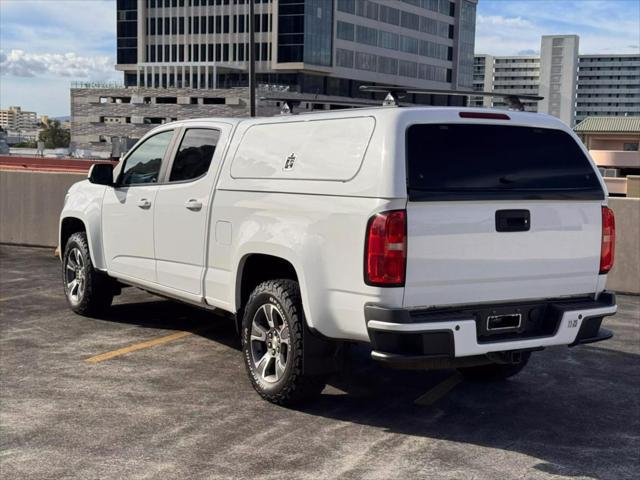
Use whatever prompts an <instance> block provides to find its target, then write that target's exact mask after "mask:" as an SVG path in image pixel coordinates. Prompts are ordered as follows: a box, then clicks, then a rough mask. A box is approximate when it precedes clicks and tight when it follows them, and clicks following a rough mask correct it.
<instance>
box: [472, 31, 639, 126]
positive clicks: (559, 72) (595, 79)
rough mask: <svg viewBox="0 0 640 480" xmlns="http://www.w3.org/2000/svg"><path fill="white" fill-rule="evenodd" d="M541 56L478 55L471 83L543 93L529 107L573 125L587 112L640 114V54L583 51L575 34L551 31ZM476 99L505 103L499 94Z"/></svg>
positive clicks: (482, 102) (477, 102)
mask: <svg viewBox="0 0 640 480" xmlns="http://www.w3.org/2000/svg"><path fill="white" fill-rule="evenodd" d="M540 52H541V53H540V55H539V56H524V57H523V56H491V55H476V56H475V59H474V67H473V68H474V71H473V89H474V90H476V91H480V90H484V91H489V92H491V91H500V92H513V93H520V94H530V95H540V96H542V97H544V100H542V101H540V102H526V101H525V102H523V103H524V104H525V109H526V110H527V111H532V112H536V111H538V112H541V113H547V114H550V115H554V116H556V117H558V118H560V119H561V120H563V121H564V122H565V123H567V124H568V125H571V126H574V125H575V124H576V123H578V122H580V121H582V120H583V119H584V118H586V117H587V116H625V115H628V116H638V115H640V55H579V53H578V52H579V37H578V36H577V35H549V36H543V37H542V40H541V48H540ZM472 104H473V105H476V106H485V107H490V106H494V107H505V104H504V102H502V101H501V100H500V99H499V98H495V99H493V98H490V97H484V98H482V97H474V98H473V99H472Z"/></svg>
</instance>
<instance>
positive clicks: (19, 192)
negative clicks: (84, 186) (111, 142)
mask: <svg viewBox="0 0 640 480" xmlns="http://www.w3.org/2000/svg"><path fill="white" fill-rule="evenodd" d="M86 177H87V174H86V173H51V172H34V171H23V172H20V171H11V170H0V243H15V244H21V245H35V246H43V247H55V246H57V244H58V220H59V217H60V212H61V211H62V206H63V203H64V196H65V194H66V193H67V190H68V189H69V187H70V186H71V185H72V184H74V183H76V182H79V181H80V180H82V179H84V178H86Z"/></svg>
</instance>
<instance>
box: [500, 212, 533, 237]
mask: <svg viewBox="0 0 640 480" xmlns="http://www.w3.org/2000/svg"><path fill="white" fill-rule="evenodd" d="M530 229H531V212H530V211H529V210H497V211H496V231H497V232H528V231H529V230H530Z"/></svg>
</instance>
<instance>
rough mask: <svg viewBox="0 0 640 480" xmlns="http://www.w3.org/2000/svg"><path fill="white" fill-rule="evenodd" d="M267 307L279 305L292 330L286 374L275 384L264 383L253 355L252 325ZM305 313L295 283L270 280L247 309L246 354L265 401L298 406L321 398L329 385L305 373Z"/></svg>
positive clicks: (253, 295) (244, 321) (254, 382)
mask: <svg viewBox="0 0 640 480" xmlns="http://www.w3.org/2000/svg"><path fill="white" fill-rule="evenodd" d="M265 304H272V305H275V307H276V309H277V310H278V313H279V315H280V316H281V317H282V319H283V320H284V321H285V322H286V323H287V325H288V328H289V339H290V344H289V347H288V348H289V350H288V357H287V361H286V366H285V369H284V374H283V375H282V377H281V378H279V379H278V380H277V381H275V382H274V383H269V382H266V381H265V380H263V378H262V377H261V375H260V374H259V373H258V372H257V370H256V368H255V362H254V360H253V359H252V352H251V331H252V322H253V320H254V316H255V315H256V312H258V310H259V309H260V308H262V307H263V305H265ZM304 322H305V319H304V312H303V309H302V301H301V298H300V287H299V286H298V282H295V281H293V280H269V281H266V282H263V283H261V284H260V285H258V286H257V287H256V288H255V289H254V290H253V292H252V293H251V296H250V297H249V300H248V301H247V304H246V306H245V308H244V315H243V319H242V353H243V357H244V362H245V367H246V369H247V373H248V375H249V379H250V381H251V384H252V386H253V388H254V389H255V390H256V392H258V393H259V394H260V396H261V397H262V398H264V399H265V400H267V401H269V402H271V403H275V404H278V405H286V406H290V405H295V404H299V403H301V402H304V401H306V400H310V399H312V398H314V397H317V396H318V395H319V394H320V392H322V390H323V388H324V387H325V385H326V377H325V376H321V375H317V376H316V375H313V376H312V375H305V374H304V373H303V348H304V341H303V335H304V333H303V330H304Z"/></svg>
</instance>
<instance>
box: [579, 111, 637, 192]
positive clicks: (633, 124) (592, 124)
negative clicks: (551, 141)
mask: <svg viewBox="0 0 640 480" xmlns="http://www.w3.org/2000/svg"><path fill="white" fill-rule="evenodd" d="M574 130H575V132H576V133H577V134H578V135H579V136H580V138H581V139H582V141H583V142H584V144H585V145H586V147H587V148H588V149H589V153H590V154H591V157H592V158H593V160H594V161H595V162H596V165H598V168H600V171H601V172H602V174H603V175H604V178H605V181H606V183H607V188H608V189H609V194H610V195H620V196H624V195H626V196H628V197H629V196H633V197H640V149H639V148H638V147H639V145H640V117H587V118H585V119H584V120H583V121H582V122H580V123H579V124H578V125H576V127H575V129H574Z"/></svg>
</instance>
